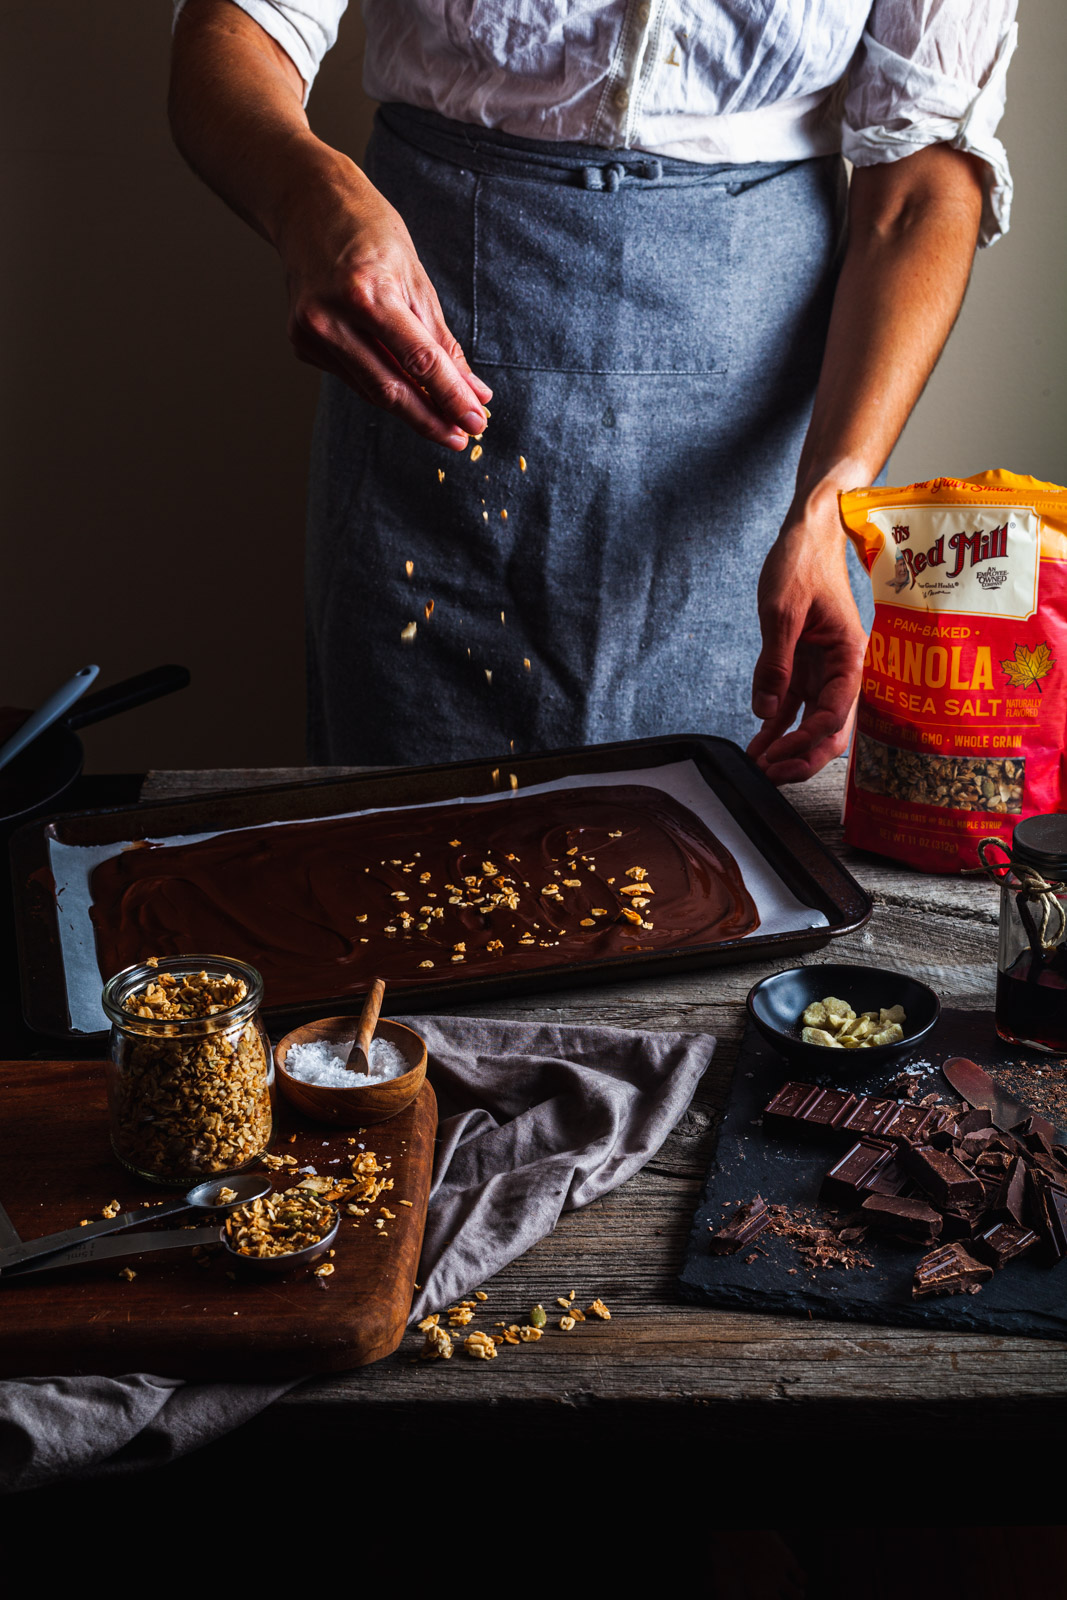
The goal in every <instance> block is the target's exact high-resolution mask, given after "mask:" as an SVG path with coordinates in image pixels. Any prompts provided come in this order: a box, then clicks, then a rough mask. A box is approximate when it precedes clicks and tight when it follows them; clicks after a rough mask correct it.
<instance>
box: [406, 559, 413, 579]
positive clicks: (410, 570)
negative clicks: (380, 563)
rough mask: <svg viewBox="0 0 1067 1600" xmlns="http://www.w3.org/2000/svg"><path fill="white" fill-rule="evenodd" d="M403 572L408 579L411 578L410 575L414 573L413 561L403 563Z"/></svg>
mask: <svg viewBox="0 0 1067 1600" xmlns="http://www.w3.org/2000/svg"><path fill="white" fill-rule="evenodd" d="M404 571H405V572H406V573H407V575H408V577H409V578H410V577H411V576H412V574H413V573H414V571H415V563H414V561H405V562H404Z"/></svg>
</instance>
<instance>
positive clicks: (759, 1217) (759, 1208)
mask: <svg viewBox="0 0 1067 1600" xmlns="http://www.w3.org/2000/svg"><path fill="white" fill-rule="evenodd" d="M770 1220H771V1216H770V1212H769V1211H768V1210H767V1207H766V1205H765V1204H764V1202H763V1200H762V1198H761V1197H760V1196H759V1195H757V1196H756V1197H755V1199H754V1200H747V1201H745V1203H744V1204H743V1205H740V1206H738V1208H737V1210H736V1211H735V1212H734V1214H733V1216H732V1217H731V1218H730V1220H729V1222H724V1223H723V1225H722V1227H721V1228H717V1229H716V1230H715V1231H714V1232H713V1233H712V1235H711V1238H710V1239H709V1240H708V1249H709V1250H710V1251H711V1253H712V1255H714V1256H732V1255H734V1254H736V1252H737V1251H738V1250H740V1249H741V1248H742V1246H743V1245H746V1244H751V1243H752V1241H753V1239H755V1238H756V1237H757V1235H759V1234H761V1233H762V1232H763V1230H764V1228H766V1227H767V1225H768V1223H769V1222H770Z"/></svg>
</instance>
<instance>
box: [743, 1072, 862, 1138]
mask: <svg viewBox="0 0 1067 1600" xmlns="http://www.w3.org/2000/svg"><path fill="white" fill-rule="evenodd" d="M855 1104H856V1096H855V1095H854V1094H846V1093H845V1092H843V1091H842V1090H840V1089H820V1088H819V1087H818V1086H817V1085H816V1084H814V1083H783V1085H782V1087H781V1088H780V1089H779V1090H778V1093H777V1094H776V1095H775V1096H774V1098H773V1100H771V1101H770V1103H769V1104H768V1105H767V1106H765V1107H764V1110H763V1126H764V1129H765V1130H766V1132H768V1133H782V1134H797V1133H802V1132H805V1131H813V1132H816V1133H825V1132H826V1131H827V1129H832V1128H833V1127H834V1126H835V1125H836V1123H837V1122H839V1121H840V1120H841V1118H842V1117H843V1116H845V1115H847V1113H848V1112H849V1111H850V1110H851V1109H852V1107H853V1106H854V1105H855Z"/></svg>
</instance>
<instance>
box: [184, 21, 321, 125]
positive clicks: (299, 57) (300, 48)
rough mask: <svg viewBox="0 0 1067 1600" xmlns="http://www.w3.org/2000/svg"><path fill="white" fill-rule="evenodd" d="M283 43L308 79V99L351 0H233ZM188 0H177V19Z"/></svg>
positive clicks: (305, 83) (305, 96)
mask: <svg viewBox="0 0 1067 1600" xmlns="http://www.w3.org/2000/svg"><path fill="white" fill-rule="evenodd" d="M232 4H233V5H236V6H238V7H239V8H240V9H241V10H242V11H245V12H247V13H248V15H249V16H250V17H251V18H252V20H253V22H258V23H259V25H260V27H261V28H262V29H263V31H264V33H269V34H270V36H271V38H272V39H273V40H274V41H275V43H276V44H280V45H281V47H282V49H283V50H284V51H285V53H286V55H288V56H289V58H290V60H291V61H292V63H293V65H294V66H295V68H296V70H297V71H298V72H299V74H300V76H301V77H302V78H303V80H304V99H305V101H306V100H307V97H308V95H309V94H310V92H311V85H312V84H313V83H314V81H315V75H316V73H317V72H318V70H319V68H320V67H321V65H322V58H323V56H324V55H325V54H326V52H327V50H329V48H330V46H331V45H332V44H333V43H334V40H335V39H336V38H337V28H338V24H339V23H340V21H341V18H342V17H343V16H344V13H345V11H346V9H347V7H348V0H232ZM184 5H185V0H174V20H175V22H177V20H178V17H179V16H180V14H181V11H182V7H183V6H184Z"/></svg>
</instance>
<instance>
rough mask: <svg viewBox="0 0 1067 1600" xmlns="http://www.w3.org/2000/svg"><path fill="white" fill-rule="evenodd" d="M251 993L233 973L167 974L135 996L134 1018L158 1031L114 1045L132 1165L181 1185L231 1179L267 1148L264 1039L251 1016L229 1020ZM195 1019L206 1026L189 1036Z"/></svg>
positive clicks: (123, 1150)
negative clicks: (222, 1176)
mask: <svg viewBox="0 0 1067 1600" xmlns="http://www.w3.org/2000/svg"><path fill="white" fill-rule="evenodd" d="M154 964H155V963H154V962H151V961H150V962H149V963H148V965H149V966H152V965H154ZM246 994H247V989H246V986H245V983H244V981H243V980H242V979H240V978H237V977H234V976H230V975H209V974H208V973H206V972H201V973H193V974H189V975H187V976H185V977H175V976H174V975H172V974H170V973H166V972H164V973H160V974H159V976H158V977H157V978H153V979H151V980H149V982H148V983H147V984H146V985H145V987H144V988H143V989H142V990H140V991H139V992H138V993H135V994H132V995H130V996H129V997H128V999H127V1000H126V1002H125V1007H126V1010H128V1011H129V1012H130V1014H131V1016H132V1017H136V1018H137V1019H139V1021H141V1022H143V1023H151V1022H156V1023H159V1025H160V1026H159V1030H158V1032H157V1031H156V1030H154V1029H153V1030H151V1031H141V1030H140V1029H137V1030H132V1031H131V1032H129V1033H124V1034H121V1035H120V1037H119V1038H118V1039H117V1041H116V1044H115V1057H114V1063H113V1068H112V1074H111V1094H110V1097H109V1099H110V1108H111V1136H112V1143H113V1145H114V1148H115V1153H116V1155H117V1156H118V1157H119V1159H120V1160H121V1161H123V1162H125V1163H126V1165H127V1166H129V1167H132V1168H133V1169H134V1170H135V1171H137V1172H141V1173H144V1174H146V1175H148V1176H151V1177H154V1178H158V1179H161V1180H163V1181H165V1182H167V1181H174V1182H183V1181H186V1180H188V1179H190V1178H193V1177H197V1176H201V1175H202V1176H205V1177H206V1176H210V1175H211V1174H212V1173H216V1172H232V1171H233V1170H234V1169H235V1168H237V1167H241V1166H244V1165H245V1164H246V1163H247V1162H249V1161H251V1160H253V1159H254V1158H255V1157H256V1156H258V1155H259V1154H260V1153H261V1152H262V1151H263V1150H265V1149H266V1147H267V1145H268V1144H269V1143H270V1137H271V1131H272V1117H271V1101H270V1086H269V1073H268V1062H267V1057H266V1051H265V1049H264V1046H263V1039H262V1036H261V1034H260V1031H259V1028H258V1026H257V1024H256V1021H255V1019H254V1018H253V1017H249V1018H248V1019H247V1020H245V1021H244V1022H239V1023H233V1022H231V1023H229V1024H227V1022H226V1020H225V1018H226V1015H227V1014H228V1013H229V1012H230V1011H231V1010H232V1008H233V1007H234V1006H236V1005H239V1004H240V1003H241V1001H242V1000H244V999H245V997H246ZM216 1017H217V1018H219V1023H218V1026H212V1019H214V1018H216ZM190 1020H196V1021H200V1022H202V1023H203V1024H204V1025H203V1027H201V1028H197V1029H196V1030H195V1031H194V1032H192V1033H187V1032H185V1031H183V1028H182V1024H185V1023H187V1022H189V1021H190Z"/></svg>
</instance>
